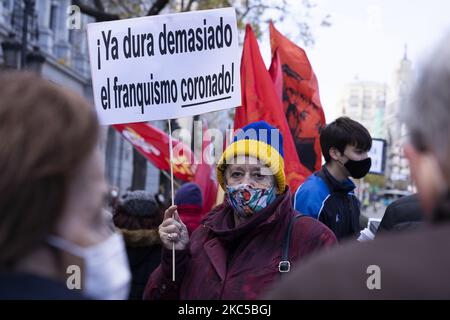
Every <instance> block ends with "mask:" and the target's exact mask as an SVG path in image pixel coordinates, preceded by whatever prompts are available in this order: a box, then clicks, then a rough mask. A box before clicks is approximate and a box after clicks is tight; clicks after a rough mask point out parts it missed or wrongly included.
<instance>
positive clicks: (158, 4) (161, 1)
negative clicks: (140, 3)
mask: <svg viewBox="0 0 450 320" xmlns="http://www.w3.org/2000/svg"><path fill="white" fill-rule="evenodd" d="M168 3H169V0H156V1H155V3H153V6H152V7H151V8H150V10H148V12H147V15H148V16H156V15H157V14H159V13H160V12H161V10H162V9H164V7H165V6H166V5H167V4H168Z"/></svg>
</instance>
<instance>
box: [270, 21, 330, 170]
mask: <svg viewBox="0 0 450 320" xmlns="http://www.w3.org/2000/svg"><path fill="white" fill-rule="evenodd" d="M270 44H271V47H272V54H273V55H275V54H279V56H280V61H281V65H282V71H283V95H282V97H283V108H284V112H285V114H286V118H287V120H288V124H289V129H290V131H291V133H292V137H293V139H294V143H295V148H296V150H297V154H298V157H299V159H300V162H301V164H302V166H303V167H305V168H306V170H307V171H308V172H309V174H311V173H313V172H314V171H316V170H319V169H320V167H321V165H322V153H321V149H320V141H319V133H320V129H321V128H322V127H324V126H325V115H324V113H323V109H322V105H321V103H320V98H319V86H318V84H317V78H316V75H315V74H314V71H313V70H312V67H311V64H310V63H309V60H308V57H307V56H306V53H305V51H304V50H303V49H301V48H300V47H298V46H297V45H295V44H294V43H293V42H291V41H290V40H289V39H287V38H286V37H284V36H283V35H282V34H281V33H279V32H278V31H277V30H276V29H275V27H274V26H273V24H272V22H271V23H270Z"/></svg>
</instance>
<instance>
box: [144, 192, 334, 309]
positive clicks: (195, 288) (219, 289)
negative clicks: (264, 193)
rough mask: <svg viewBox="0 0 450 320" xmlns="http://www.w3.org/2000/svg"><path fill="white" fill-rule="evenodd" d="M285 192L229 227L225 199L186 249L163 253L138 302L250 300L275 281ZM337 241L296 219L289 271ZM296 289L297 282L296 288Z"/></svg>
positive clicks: (286, 209)
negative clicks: (161, 300) (173, 270)
mask: <svg viewBox="0 0 450 320" xmlns="http://www.w3.org/2000/svg"><path fill="white" fill-rule="evenodd" d="M295 214H298V213H297V212H295V211H294V209H293V208H292V205H291V195H290V191H289V189H288V190H286V191H285V193H284V194H283V195H281V196H279V197H278V198H277V199H276V200H275V201H274V203H272V204H271V205H270V206H269V207H267V208H265V209H264V210H262V211H261V212H259V213H258V214H256V215H254V216H253V217H252V218H250V219H249V220H248V221H246V222H244V223H242V224H240V225H239V226H238V227H236V228H234V227H233V226H234V220H233V215H234V212H233V209H232V207H231V206H230V205H229V204H228V202H227V201H225V202H224V203H223V204H222V205H220V206H218V207H216V208H214V209H213V210H212V211H211V212H210V213H209V215H208V216H207V217H206V218H205V220H204V221H203V222H202V225H201V226H200V227H199V228H198V229H197V230H196V231H194V233H193V234H192V236H191V242H190V246H189V249H186V250H182V251H177V252H176V265H177V267H176V272H177V274H176V282H175V283H174V282H172V281H171V279H172V253H171V251H170V250H163V255H162V262H161V265H160V266H159V267H158V268H157V269H156V270H155V271H154V272H153V273H152V275H151V276H150V279H149V281H148V283H147V287H146V289H145V293H144V299H183V300H184V299H188V300H189V299H256V298H258V297H260V296H261V295H263V294H265V293H266V292H267V288H268V287H269V286H270V285H273V284H274V283H275V282H277V281H279V280H280V277H281V273H280V272H279V271H278V264H279V262H280V260H281V254H282V243H283V238H284V235H285V233H286V231H287V229H288V225H289V222H290V220H291V219H292V217H293V216H294V215H295ZM336 243H337V241H336V237H335V236H334V234H333V232H332V231H330V230H329V229H328V228H327V227H326V226H325V225H324V224H322V223H321V222H319V221H317V220H314V219H312V218H310V217H302V218H300V219H297V220H296V223H295V225H294V227H293V232H292V238H291V242H290V244H291V245H290V253H289V258H290V261H291V270H292V269H295V268H296V267H297V266H298V265H300V264H301V263H302V262H303V260H304V259H305V258H306V257H307V256H308V255H310V254H312V253H313V252H315V251H318V250H320V249H322V248H324V247H330V246H333V245H335V244H336ZM299 285H300V284H299Z"/></svg>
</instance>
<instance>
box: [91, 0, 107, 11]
mask: <svg viewBox="0 0 450 320" xmlns="http://www.w3.org/2000/svg"><path fill="white" fill-rule="evenodd" d="M94 4H95V7H96V8H97V10H99V11H101V12H105V7H104V6H103V3H102V0H94Z"/></svg>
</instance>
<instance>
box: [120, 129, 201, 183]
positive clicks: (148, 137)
mask: <svg viewBox="0 0 450 320" xmlns="http://www.w3.org/2000/svg"><path fill="white" fill-rule="evenodd" d="M113 127H114V128H115V129H116V130H117V131H119V132H120V133H121V134H122V135H123V136H124V137H125V139H127V140H128V141H129V142H130V143H131V144H132V145H133V147H134V148H136V149H137V150H138V151H139V153H140V154H142V155H143V156H144V157H145V158H146V159H147V160H149V161H150V162H151V163H153V164H154V165H155V166H156V167H157V168H158V169H160V170H166V171H169V170H170V151H169V135H168V134H167V133H165V132H164V131H161V130H159V129H158V128H155V127H153V126H152V125H150V124H148V123H146V122H139V123H128V124H116V125H114V126H113ZM172 148H173V174H174V176H175V177H177V178H178V179H180V180H183V181H191V180H192V179H193V176H194V175H193V171H194V170H193V168H192V165H191V164H192V163H193V155H192V152H191V150H190V148H188V147H187V146H186V145H185V144H183V143H182V142H180V141H178V140H176V139H172Z"/></svg>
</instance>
